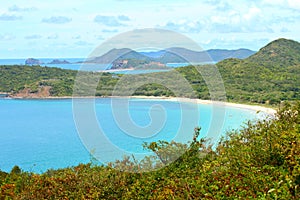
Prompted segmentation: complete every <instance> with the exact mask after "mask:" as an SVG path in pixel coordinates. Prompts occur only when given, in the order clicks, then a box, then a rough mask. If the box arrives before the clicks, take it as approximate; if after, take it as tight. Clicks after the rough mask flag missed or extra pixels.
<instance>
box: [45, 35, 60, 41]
mask: <svg viewBox="0 0 300 200" xmlns="http://www.w3.org/2000/svg"><path fill="white" fill-rule="evenodd" d="M47 39H49V40H56V39H58V35H57V34H52V35H49V36H48V37H47Z"/></svg>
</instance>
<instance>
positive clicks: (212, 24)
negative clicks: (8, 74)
mask: <svg viewBox="0 0 300 200" xmlns="http://www.w3.org/2000/svg"><path fill="white" fill-rule="evenodd" d="M0 26H1V32H0V58H27V57H35V58H42V57H44V58H45V57H51V58H52V57H57V58H59V57H82V58H84V57H87V56H88V55H89V54H90V53H91V52H92V51H93V50H94V49H95V48H96V47H97V46H99V45H100V44H101V43H102V42H104V41H105V40H107V39H109V38H111V37H113V36H116V35H117V34H120V33H123V32H126V31H131V30H133V29H142V28H163V29H168V30H173V31H177V32H179V33H182V34H184V35H186V36H188V37H190V38H191V39H193V40H194V41H196V42H197V43H198V44H199V45H200V46H201V47H202V48H204V49H212V48H226V49H237V48H249V49H252V50H258V49H259V48H260V47H262V46H264V45H266V44H267V43H268V42H270V41H272V40H274V39H277V38H282V37H284V38H289V39H293V40H296V41H300V0H261V1H258V0H253V1H244V0H231V1H229V0H228V1H226V0H225V1H218V0H203V1H200V0H184V1H176V0H164V1H161V0H151V1H150V0H143V1H140V0H86V1H84V0H51V1H49V0H45V1H40V0H26V1H24V0H10V1H2V2H1V8H0Z"/></svg>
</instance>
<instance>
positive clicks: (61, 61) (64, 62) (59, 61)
mask: <svg viewBox="0 0 300 200" xmlns="http://www.w3.org/2000/svg"><path fill="white" fill-rule="evenodd" d="M48 64H71V63H70V62H69V61H66V60H58V59H54V60H52V61H51V62H49V63H48Z"/></svg>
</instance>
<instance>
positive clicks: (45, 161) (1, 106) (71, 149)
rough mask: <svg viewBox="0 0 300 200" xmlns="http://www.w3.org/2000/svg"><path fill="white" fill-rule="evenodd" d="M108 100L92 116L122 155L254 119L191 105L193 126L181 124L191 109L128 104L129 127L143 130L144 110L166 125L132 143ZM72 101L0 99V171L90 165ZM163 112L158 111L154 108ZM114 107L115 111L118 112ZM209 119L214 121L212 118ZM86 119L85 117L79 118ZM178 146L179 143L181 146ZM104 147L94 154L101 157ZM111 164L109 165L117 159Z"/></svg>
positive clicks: (146, 116)
mask: <svg viewBox="0 0 300 200" xmlns="http://www.w3.org/2000/svg"><path fill="white" fill-rule="evenodd" d="M111 100H112V99H111V98H100V99H96V100H95V106H94V107H95V114H96V115H95V116H96V117H97V120H98V123H99V127H101V129H102V130H103V132H104V133H105V136H106V137H107V138H108V139H109V141H111V142H112V143H113V144H114V145H115V146H117V147H118V148H120V149H124V150H125V151H127V152H133V153H134V152H145V150H143V148H142V144H143V142H151V141H157V140H167V141H171V140H173V139H174V138H175V136H176V134H178V130H179V129H180V128H182V127H181V126H182V123H184V124H186V126H184V128H183V129H182V130H181V131H182V132H183V133H184V135H183V137H182V138H181V139H179V140H182V141H183V140H184V142H186V141H188V140H191V138H192V135H193V128H194V127H195V126H196V125H199V126H201V127H202V131H201V134H203V136H205V135H206V136H207V135H209V131H208V130H209V127H210V126H211V124H212V119H213V120H215V121H218V120H219V121H220V122H223V119H221V118H218V116H221V117H222V118H224V119H225V121H224V123H222V125H223V126H222V127H221V133H222V134H224V133H225V132H226V131H227V130H231V129H236V128H239V127H240V126H241V125H242V124H243V123H244V122H245V121H247V120H253V119H255V118H258V117H261V116H258V114H256V113H255V112H254V111H250V110H242V109H238V108H230V107H226V108H225V110H224V109H223V108H222V109H221V108H220V112H221V111H225V113H224V116H223V115H222V114H218V113H217V112H218V108H217V109H216V113H214V114H212V113H213V112H212V105H196V109H198V111H199V119H197V124H195V123H189V121H190V122H192V121H193V120H190V119H187V118H185V119H181V116H182V115H183V114H182V113H184V112H186V110H189V109H190V110H191V109H192V108H193V109H194V108H195V107H193V106H195V104H193V106H192V105H191V104H186V105H184V106H181V105H180V103H178V102H176V101H167V100H145V99H132V100H130V101H129V104H128V105H129V114H130V116H131V118H132V120H133V121H134V123H135V124H136V125H137V126H139V127H146V126H147V125H149V124H151V122H152V120H153V119H151V117H150V115H149V110H150V109H151V108H152V111H153V113H152V114H153V116H165V123H164V124H163V126H162V127H161V128H160V129H159V130H155V131H157V133H156V134H155V135H153V136H152V137H148V138H136V137H131V136H129V135H127V134H124V130H122V128H120V126H119V124H118V123H116V122H115V120H114V119H115V115H114V113H113V112H112V106H111ZM72 105H73V104H72V100H71V99H59V100H14V99H3V98H2V99H1V98H0V126H1V128H0V169H1V170H3V171H10V170H11V168H12V167H13V166H14V165H18V166H20V167H21V168H22V169H23V170H26V171H32V172H37V173H40V172H44V171H46V170H47V169H50V168H53V169H57V168H63V167H68V166H74V165H77V164H79V163H87V162H89V161H90V160H91V156H90V154H89V151H88V150H87V149H86V148H85V145H84V144H83V143H82V141H81V140H80V138H82V136H83V134H85V133H82V132H81V133H78V132H77V129H76V125H75V122H74V119H73V110H72ZM157 105H158V106H159V107H162V108H163V109H157V107H155V106H157ZM118 106H120V107H122V106H123V105H118V103H115V104H114V108H115V110H116V111H118V108H119V107H118ZM213 115H214V117H213ZM83 117H85V116H83ZM182 141H181V142H182ZM105 148H106V147H105V146H103V148H100V149H98V150H99V151H101V152H102V155H103V156H104V157H105V155H106V154H105V152H106V151H109V149H105ZM117 158H118V157H116V158H111V159H117Z"/></svg>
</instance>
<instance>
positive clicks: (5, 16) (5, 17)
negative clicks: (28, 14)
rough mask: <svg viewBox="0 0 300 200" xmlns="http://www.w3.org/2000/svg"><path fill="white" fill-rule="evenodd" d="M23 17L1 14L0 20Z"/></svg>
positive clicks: (20, 17)
mask: <svg viewBox="0 0 300 200" xmlns="http://www.w3.org/2000/svg"><path fill="white" fill-rule="evenodd" d="M22 18H23V17H22V16H18V15H10V14H5V13H4V14H2V15H0V20H2V21H16V20H21V19H22Z"/></svg>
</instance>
